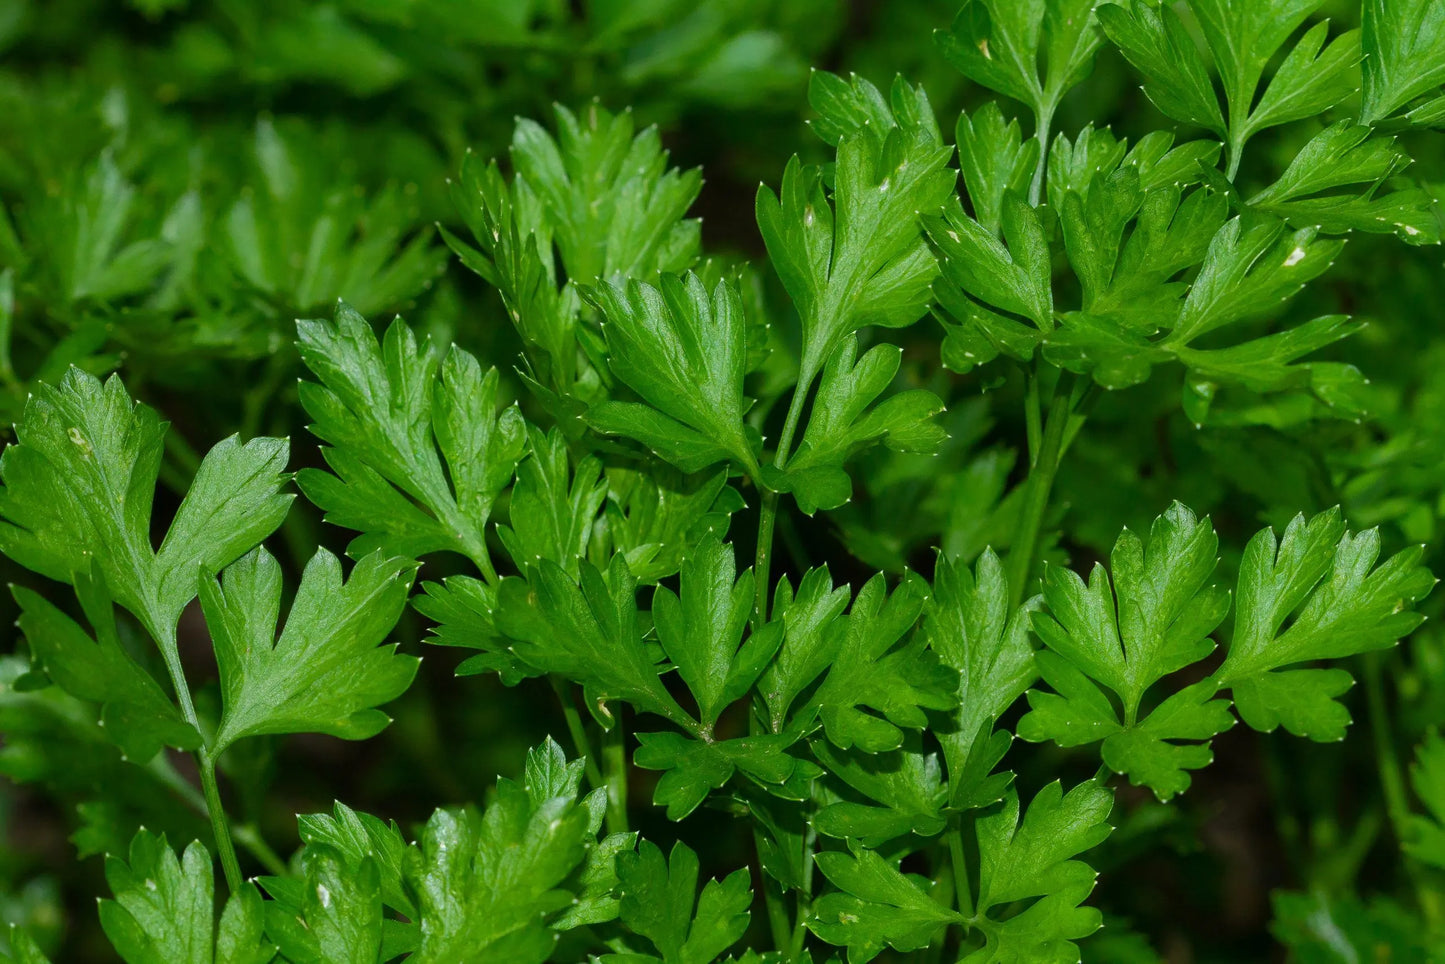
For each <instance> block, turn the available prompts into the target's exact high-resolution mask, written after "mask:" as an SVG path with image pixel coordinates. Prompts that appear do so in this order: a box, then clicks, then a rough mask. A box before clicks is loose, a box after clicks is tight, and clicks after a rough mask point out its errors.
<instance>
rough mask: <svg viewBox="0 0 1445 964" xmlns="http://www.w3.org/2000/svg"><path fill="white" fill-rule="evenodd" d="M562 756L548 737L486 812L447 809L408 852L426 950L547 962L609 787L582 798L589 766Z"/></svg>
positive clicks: (433, 955)
mask: <svg viewBox="0 0 1445 964" xmlns="http://www.w3.org/2000/svg"><path fill="white" fill-rule="evenodd" d="M561 757H562V751H561V749H560V748H558V747H557V745H556V744H554V743H552V742H551V741H550V740H549V741H548V742H547V743H546V744H544V745H543V746H542V747H540V748H538V749H536V750H533V751H532V753H531V754H530V755H529V757H528V768H527V779H526V781H525V782H524V783H520V784H519V783H516V782H514V781H511V780H505V779H504V780H499V781H497V789H496V796H495V798H494V799H493V800H492V801H491V803H490V804H489V805H488V806H487V809H486V812H485V813H478V812H477V811H476V810H475V809H474V808H471V807H467V808H463V809H459V810H438V811H437V812H436V813H434V814H433V815H432V817H431V819H430V820H428V821H427V824H426V829H425V831H424V832H423V834H422V839H421V841H420V843H419V845H418V846H417V847H415V848H413V849H411V850H409V851H408V852H407V856H406V879H407V881H408V883H409V885H410V886H411V887H412V888H413V889H414V892H415V893H416V895H417V904H418V908H419V910H420V914H421V943H420V945H419V946H418V948H417V957H418V958H419V959H421V960H433V961H436V960H467V961H476V962H477V964H490V962H497V964H501V962H507V964H541V962H543V961H545V960H547V959H548V957H549V956H550V955H551V953H552V950H553V947H554V945H555V943H556V934H555V932H554V931H553V929H552V925H553V924H555V923H556V922H558V921H559V919H560V918H561V916H562V915H563V914H564V913H565V912H566V910H567V908H568V907H569V906H570V905H571V902H572V898H573V893H574V891H575V889H576V888H575V885H574V883H573V881H574V874H575V873H576V872H577V871H578V869H579V868H581V867H583V866H584V865H585V863H586V860H587V856H588V854H589V852H590V851H591V850H592V848H593V847H595V846H596V837H597V828H598V826H599V825H600V824H601V820H602V808H603V807H604V806H605V801H604V800H603V798H602V796H601V791H594V792H593V793H592V794H590V795H589V796H588V797H586V798H584V799H582V800H578V798H577V787H578V783H579V781H580V780H581V776H582V768H581V767H580V766H575V765H561ZM544 763H545V765H544Z"/></svg>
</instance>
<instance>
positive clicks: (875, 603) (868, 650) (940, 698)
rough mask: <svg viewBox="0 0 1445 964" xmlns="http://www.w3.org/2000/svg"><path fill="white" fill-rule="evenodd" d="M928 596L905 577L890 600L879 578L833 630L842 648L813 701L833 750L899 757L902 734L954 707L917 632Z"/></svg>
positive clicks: (950, 690) (948, 684) (945, 679)
mask: <svg viewBox="0 0 1445 964" xmlns="http://www.w3.org/2000/svg"><path fill="white" fill-rule="evenodd" d="M928 593H929V590H928V583H927V582H926V581H925V580H923V579H922V578H921V577H919V576H917V575H915V574H913V573H909V574H907V575H905V576H904V578H903V581H902V582H901V583H899V585H898V586H897V588H895V589H894V590H893V592H892V594H891V595H890V594H889V592H888V590H887V580H886V579H885V577H884V576H883V574H882V573H879V574H877V575H875V576H874V577H873V578H872V579H869V580H868V582H867V583H865V584H864V586H863V588H862V589H861V590H859V592H858V596H857V598H856V599H854V600H853V605H852V608H851V609H850V611H849V613H848V615H847V616H846V617H843V618H841V619H839V620H838V621H837V622H836V623H835V624H834V628H833V630H832V631H833V632H840V633H842V635H843V641H842V644H841V645H840V646H839V647H838V650H837V653H836V654H835V655H834V657H833V660H832V663H831V665H830V666H829V667H828V673H827V675H826V676H825V677H824V678H823V685H822V686H820V687H819V688H818V691H817V692H816V693H815V694H814V695H813V697H812V700H811V702H812V704H813V705H816V706H817V707H818V708H819V716H820V717H821V719H822V721H823V730H824V732H825V733H826V734H827V736H828V739H829V741H830V742H832V743H833V745H834V746H836V747H838V748H840V749H843V750H847V749H851V748H853V747H855V746H856V747H857V748H858V749H860V750H863V751H865V752H868V753H878V752H882V751H884V750H896V749H898V748H899V747H901V746H902V745H903V737H904V731H905V730H921V729H925V728H926V727H927V726H928V716H927V714H926V713H925V710H949V709H952V708H953V707H954V705H955V703H954V699H955V697H954V691H955V689H956V686H957V682H956V678H955V676H954V674H953V673H952V672H951V671H950V670H949V669H948V668H946V667H944V666H941V665H940V664H939V661H938V657H937V656H936V655H935V654H934V653H932V652H931V651H929V649H928V648H927V646H928V640H927V638H926V637H925V636H924V635H923V634H922V633H917V632H914V627H915V625H916V624H917V622H918V617H919V616H920V615H921V614H922V613H923V607H924V604H925V603H926V602H927V600H928Z"/></svg>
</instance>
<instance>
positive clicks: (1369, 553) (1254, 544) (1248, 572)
mask: <svg viewBox="0 0 1445 964" xmlns="http://www.w3.org/2000/svg"><path fill="white" fill-rule="evenodd" d="M1422 554H1423V553H1422V549H1421V548H1420V547H1418V546H1416V547H1413V548H1409V549H1405V550H1403V551H1401V552H1398V553H1396V554H1395V555H1393V556H1391V557H1390V558H1389V559H1388V560H1386V561H1385V562H1383V563H1381V564H1380V565H1379V566H1376V565H1375V562H1376V560H1377V559H1378V558H1379V555H1380V534H1379V533H1378V532H1377V531H1376V530H1374V529H1370V530H1366V531H1364V532H1360V533H1357V534H1354V533H1350V532H1349V531H1347V530H1346V528H1345V523H1344V520H1343V518H1342V517H1341V514H1340V512H1339V510H1338V509H1332V510H1330V511H1328V512H1322V513H1320V514H1319V515H1316V516H1314V517H1312V518H1309V519H1306V518H1305V517H1304V516H1303V515H1299V516H1296V517H1295V518H1294V519H1292V520H1291V521H1290V523H1289V525H1288V526H1286V527H1285V531H1284V536H1283V538H1277V537H1276V536H1275V533H1274V530H1273V529H1264V530H1262V531H1261V532H1259V533H1258V534H1256V535H1255V537H1254V538H1253V539H1251V540H1250V541H1249V545H1248V546H1246V547H1245V551H1244V559H1243V561H1242V563H1241V564H1240V570H1239V590H1238V594H1237V595H1238V602H1237V603H1236V613H1235V619H1234V633H1233V635H1232V636H1231V637H1230V641H1229V654H1228V656H1227V657H1226V658H1225V660H1224V665H1222V666H1221V667H1220V668H1219V670H1218V672H1217V673H1216V674H1215V676H1216V678H1217V680H1218V682H1219V684H1220V685H1221V686H1228V687H1230V688H1231V690H1232V692H1233V696H1234V703H1235V707H1236V708H1237V709H1238V711H1239V715H1240V718H1241V719H1243V720H1244V722H1246V723H1248V724H1249V725H1250V726H1252V727H1254V728H1255V729H1257V730H1263V731H1265V732H1269V731H1272V730H1273V729H1274V728H1275V727H1277V726H1280V725H1283V726H1284V728H1285V729H1287V730H1289V731H1290V732H1291V733H1294V734H1296V735H1298V736H1307V737H1309V738H1311V739H1314V740H1321V741H1325V740H1340V739H1343V738H1344V735H1345V727H1346V726H1347V725H1348V724H1349V722H1350V716H1349V713H1348V711H1346V709H1345V708H1344V706H1342V705H1341V704H1340V703H1338V702H1337V701H1336V699H1335V698H1336V697H1338V696H1340V695H1341V694H1342V693H1344V691H1345V690H1347V689H1348V688H1349V687H1350V685H1351V683H1352V680H1351V678H1350V675H1349V673H1347V672H1346V671H1345V670H1342V669H1334V668H1331V669H1316V668H1294V669H1282V667H1289V666H1293V665H1295V664H1299V663H1307V662H1312V661H1314V660H1322V659H1340V658H1342V657H1345V656H1351V655H1354V654H1355V653H1365V652H1370V651H1371V650H1376V649H1383V648H1385V647H1388V646H1391V645H1393V644H1394V642H1395V641H1396V640H1397V639H1399V638H1400V637H1402V636H1404V635H1406V634H1407V633H1409V632H1410V631H1411V630H1413V629H1414V628H1415V627H1416V626H1418V625H1420V623H1421V622H1422V621H1423V620H1424V617H1423V616H1422V615H1420V614H1419V613H1417V612H1415V611H1414V609H1413V608H1412V607H1413V606H1414V605H1415V603H1417V602H1419V601H1420V600H1421V599H1423V598H1424V597H1425V596H1426V595H1427V594H1428V593H1429V592H1430V590H1431V588H1432V587H1433V586H1434V585H1435V578H1434V577H1433V576H1432V575H1430V571H1429V570H1428V569H1426V568H1425V567H1424V566H1422V565H1421V564H1420V559H1421V556H1422Z"/></svg>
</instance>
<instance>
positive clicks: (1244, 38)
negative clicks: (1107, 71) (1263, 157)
mask: <svg viewBox="0 0 1445 964" xmlns="http://www.w3.org/2000/svg"><path fill="white" fill-rule="evenodd" d="M1319 5H1320V0H1281V2H1277V3H1251V2H1249V0H1193V2H1191V4H1190V9H1191V10H1192V11H1193V12H1194V16H1195V18H1196V20H1197V21H1198V25H1199V30H1200V33H1202V34H1203V38H1204V42H1205V46H1206V47H1207V48H1208V50H1209V53H1210V58H1211V60H1212V61H1213V65H1214V68H1215V70H1217V71H1218V73H1219V78H1220V83H1221V86H1222V87H1223V92H1224V101H1225V110H1224V111H1223V112H1221V110H1220V106H1219V102H1218V100H1217V99H1216V97H1215V94H1214V87H1213V84H1212V83H1211V82H1210V79H1209V73H1208V68H1207V67H1206V64H1205V60H1204V57H1203V55H1202V53H1201V52H1200V50H1199V48H1198V46H1197V45H1196V44H1195V42H1194V39H1193V37H1192V36H1190V33H1189V30H1188V28H1187V27H1185V25H1184V23H1183V22H1182V21H1181V20H1180V18H1179V15H1178V13H1177V12H1176V11H1175V9H1174V8H1172V7H1169V6H1163V7H1159V8H1157V9H1155V8H1153V7H1151V5H1149V4H1147V3H1145V2H1143V0H1121V2H1118V3H1111V4H1107V5H1105V6H1103V7H1101V8H1100V10H1099V20H1100V22H1101V23H1102V24H1103V26H1104V30H1105V32H1106V33H1108V35H1109V39H1111V40H1112V41H1114V43H1115V44H1117V45H1118V46H1119V48H1120V50H1121V51H1122V52H1123V54H1124V56H1125V57H1126V58H1127V59H1128V60H1129V62H1130V63H1132V64H1133V65H1134V66H1135V67H1136V68H1137V69H1138V70H1139V71H1140V72H1141V73H1143V74H1144V76H1145V78H1146V80H1147V82H1146V83H1145V85H1144V92H1145V93H1146V94H1147V95H1148V96H1149V99H1150V100H1151V101H1153V102H1154V105H1155V106H1156V107H1158V108H1159V109H1160V110H1161V111H1163V112H1164V113H1165V114H1167V115H1168V116H1170V117H1172V118H1174V119H1175V120H1178V121H1183V122H1184V123H1187V124H1194V125H1197V126H1199V127H1204V128H1206V129H1208V130H1210V131H1213V132H1214V133H1216V134H1218V135H1219V136H1220V137H1221V138H1222V139H1223V140H1225V141H1226V142H1227V143H1228V145H1229V164H1228V177H1229V179H1230V180H1233V178H1234V176H1235V173H1236V172H1237V171H1238V169H1239V162H1240V157H1241V155H1242V153H1243V151H1244V146H1245V143H1246V142H1247V141H1248V140H1249V139H1250V138H1251V137H1253V136H1254V135H1255V134H1256V133H1258V132H1259V131H1261V130H1263V129H1265V128H1267V127H1271V126H1274V125H1277V124H1283V123H1288V122H1289V121H1294V120H1300V119H1302V118H1305V117H1311V116H1314V115H1317V114H1319V113H1321V112H1322V111H1324V110H1327V109H1328V108H1330V107H1333V106H1334V105H1336V104H1338V103H1339V102H1340V101H1342V100H1344V99H1345V98H1346V97H1348V96H1349V95H1350V94H1352V93H1354V91H1355V90H1356V89H1357V85H1358V83H1359V75H1358V73H1357V72H1356V71H1357V65H1358V63H1359V60H1360V48H1359V34H1357V33H1355V32H1353V31H1351V32H1349V33H1347V34H1345V35H1343V36H1341V37H1338V38H1336V39H1335V40H1334V41H1333V42H1332V43H1331V44H1330V45H1329V46H1328V47H1324V46H1323V45H1324V39H1325V35H1326V31H1327V30H1328V27H1327V25H1326V24H1325V23H1320V24H1317V25H1315V26H1314V27H1313V28H1311V29H1310V30H1309V31H1307V32H1306V33H1305V34H1304V36H1302V37H1301V38H1300V40H1299V41H1298V42H1297V43H1296V45H1295V47H1294V49H1292V50H1291V51H1290V53H1289V54H1288V55H1287V56H1285V57H1284V58H1283V59H1282V60H1280V62H1279V66H1278V67H1276V68H1275V71H1274V73H1273V75H1272V76H1271V78H1270V81H1269V83H1268V84H1267V85H1266V87H1265V92H1264V94H1263V96H1260V95H1259V93H1258V91H1259V86H1260V83H1261V81H1262V79H1263V76H1264V71H1265V68H1266V67H1267V66H1268V65H1269V64H1270V63H1271V62H1272V61H1274V60H1275V59H1276V57H1277V55H1278V52H1279V51H1280V50H1281V49H1283V47H1284V44H1285V42H1286V41H1287V40H1288V39H1289V38H1290V37H1291V36H1292V35H1293V34H1294V32H1295V31H1296V30H1297V29H1298V28H1299V27H1300V25H1301V24H1303V23H1304V21H1305V19H1306V18H1307V17H1309V15H1310V14H1311V13H1313V12H1314V11H1315V10H1316V9H1317V8H1318V7H1319ZM1322 48H1323V49H1322Z"/></svg>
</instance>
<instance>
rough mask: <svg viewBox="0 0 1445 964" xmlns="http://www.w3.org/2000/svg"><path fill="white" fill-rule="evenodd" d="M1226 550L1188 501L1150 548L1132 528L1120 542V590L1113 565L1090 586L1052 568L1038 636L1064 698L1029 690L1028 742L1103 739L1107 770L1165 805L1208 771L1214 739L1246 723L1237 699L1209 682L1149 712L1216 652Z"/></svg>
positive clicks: (1042, 662)
mask: <svg viewBox="0 0 1445 964" xmlns="http://www.w3.org/2000/svg"><path fill="white" fill-rule="evenodd" d="M1217 546H1218V540H1217V539H1216V537H1215V535H1214V530H1213V528H1212V527H1211V525H1210V523H1209V520H1208V519H1207V518H1206V519H1203V520H1199V519H1196V518H1195V516H1194V514H1193V513H1191V512H1190V511H1189V510H1188V509H1186V508H1184V507H1183V506H1181V505H1179V504H1177V503H1176V504H1175V505H1174V506H1172V507H1171V508H1170V509H1169V511H1167V512H1166V513H1165V514H1164V515H1162V516H1160V517H1159V518H1158V519H1156V520H1155V521H1154V525H1153V527H1152V528H1151V530H1150V533H1149V538H1148V541H1147V542H1146V541H1144V540H1141V539H1140V538H1139V537H1138V536H1136V535H1135V534H1134V533H1132V532H1130V531H1129V530H1127V529H1126V530H1124V532H1123V533H1122V534H1121V535H1120V536H1119V541H1118V542H1116V543H1115V544H1114V551H1113V554H1112V556H1111V559H1110V564H1111V568H1112V570H1113V574H1114V579H1113V584H1112V586H1111V585H1110V580H1109V576H1108V575H1107V574H1106V573H1105V571H1104V567H1103V565H1102V564H1095V566H1094V571H1093V573H1092V574H1091V575H1090V577H1089V582H1088V583H1087V584H1085V582H1084V581H1083V580H1082V579H1080V578H1079V577H1078V576H1077V575H1075V574H1074V573H1073V572H1071V571H1069V570H1066V569H1059V568H1057V567H1050V568H1049V569H1048V571H1047V572H1046V574H1045V577H1044V601H1045V604H1046V606H1047V611H1046V612H1040V613H1037V614H1035V616H1034V629H1035V631H1036V632H1037V633H1038V635H1039V638H1040V639H1042V640H1043V642H1044V645H1045V646H1046V647H1047V650H1046V651H1044V652H1040V653H1039V654H1038V656H1037V660H1038V669H1039V674H1040V675H1041V676H1042V677H1043V679H1044V681H1045V682H1046V683H1048V684H1049V686H1050V687H1051V688H1052V690H1053V692H1052V693H1050V692H1045V691H1041V690H1031V691H1030V692H1029V706H1030V707H1031V711H1030V712H1029V714H1028V715H1027V716H1025V717H1024V718H1023V719H1022V720H1020V721H1019V726H1018V733H1019V735H1020V736H1022V737H1023V738H1024V739H1026V740H1053V741H1055V742H1056V743H1058V744H1060V745H1061V746H1078V745H1081V744H1085V743H1093V742H1095V741H1098V740H1103V741H1104V747H1103V756H1104V762H1105V763H1106V764H1108V765H1109V767H1110V768H1111V769H1113V770H1115V771H1116V772H1118V773H1124V774H1127V775H1128V776H1129V778H1130V779H1131V780H1132V781H1133V782H1134V783H1135V784H1138V785H1143V786H1148V787H1150V788H1151V789H1152V790H1153V791H1154V792H1155V794H1156V795H1158V796H1159V798H1160V799H1161V800H1167V799H1169V798H1170V797H1172V796H1173V795H1175V794H1176V793H1180V792H1182V791H1184V790H1186V789H1188V787H1189V775H1188V773H1187V772H1186V771H1187V770H1191V769H1197V768H1199V767H1202V766H1205V765H1206V764H1208V763H1209V762H1210V760H1212V759H1213V755H1212V753H1211V752H1210V750H1209V746H1208V742H1207V741H1208V740H1209V739H1210V738H1211V737H1213V736H1214V735H1215V734H1217V733H1220V732H1222V731H1223V730H1226V729H1228V728H1229V727H1230V726H1232V725H1233V723H1234V718H1233V717H1232V716H1231V715H1230V713H1229V704H1228V702H1227V701H1224V700H1215V699H1212V697H1213V695H1214V691H1215V689H1217V685H1216V684H1215V683H1213V682H1209V681H1206V682H1204V683H1197V684H1194V685H1193V686H1190V687H1186V688H1185V689H1183V690H1180V691H1179V692H1177V693H1175V694H1173V695H1171V696H1169V697H1168V698H1167V699H1165V700H1163V701H1162V702H1160V703H1159V704H1158V705H1157V706H1155V707H1154V708H1153V709H1152V710H1150V711H1149V712H1148V713H1146V714H1143V715H1141V714H1140V712H1139V711H1140V706H1141V703H1142V701H1143V698H1144V695H1145V693H1146V692H1147V691H1148V690H1149V689H1150V688H1151V687H1152V686H1153V685H1154V684H1155V683H1157V682H1158V681H1159V680H1161V679H1162V678H1164V677H1165V676H1167V675H1169V674H1170V673H1174V672H1176V671H1178V670H1180V669H1183V668H1184V667H1185V666H1188V665H1190V664H1192V663H1196V662H1198V661H1199V660H1200V659H1203V658H1204V657H1205V656H1207V655H1209V653H1210V651H1211V650H1213V649H1214V642H1213V640H1211V639H1210V638H1209V634H1210V633H1211V632H1212V631H1213V630H1214V628H1215V627H1216V626H1218V625H1219V623H1220V622H1221V621H1222V620H1223V619H1224V616H1225V614H1226V613H1227V612H1228V610H1229V595H1228V593H1226V592H1224V591H1223V590H1222V589H1221V588H1220V587H1219V586H1217V585H1216V584H1214V583H1213V582H1212V575H1213V572H1214V568H1215V565H1216V564H1217V562H1218V557H1217V555H1216V550H1217ZM1101 687H1103V688H1107V689H1108V690H1109V691H1111V692H1112V693H1113V694H1114V695H1115V696H1116V697H1117V699H1118V700H1119V702H1120V705H1121V708H1122V714H1121V713H1120V711H1119V710H1118V709H1116V708H1115V706H1114V705H1112V704H1111V702H1110V700H1109V699H1108V698H1107V697H1106V696H1105V694H1104V692H1103V689H1101ZM1184 741H1190V742H1184ZM1193 741H1205V742H1193Z"/></svg>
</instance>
